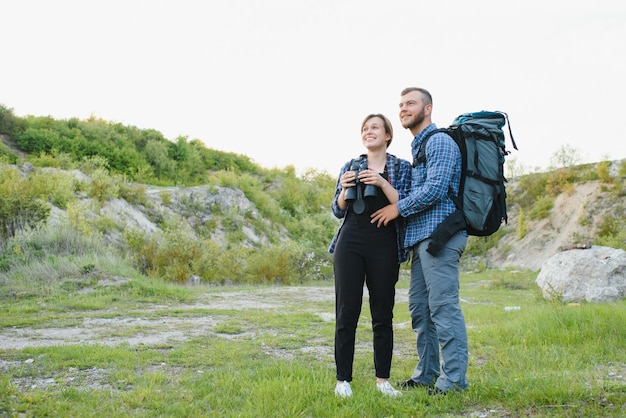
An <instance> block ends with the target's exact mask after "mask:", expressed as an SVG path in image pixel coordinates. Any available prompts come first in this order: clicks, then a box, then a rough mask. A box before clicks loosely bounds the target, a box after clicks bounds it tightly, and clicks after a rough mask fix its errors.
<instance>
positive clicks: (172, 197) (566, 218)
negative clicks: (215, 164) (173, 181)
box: [56, 163, 624, 270]
mask: <svg viewBox="0 0 626 418" xmlns="http://www.w3.org/2000/svg"><path fill="white" fill-rule="evenodd" d="M617 165H618V163H614V166H615V168H614V171H615V170H617ZM509 187H510V188H511V190H514V188H515V187H516V184H515V182H512V184H511V185H510V186H509ZM145 196H146V197H147V199H148V200H149V202H147V203H146V204H130V203H129V202H127V201H126V200H122V199H114V200H110V201H107V202H106V203H105V204H104V205H103V206H102V207H101V209H99V212H98V213H97V214H96V213H93V214H92V215H93V216H103V217H107V218H109V219H112V220H114V222H115V224H116V225H118V226H122V225H124V227H125V228H130V227H132V228H138V229H141V230H143V231H145V232H149V233H150V232H154V231H156V230H157V229H158V225H157V223H156V222H155V219H159V218H161V217H163V216H174V215H176V216H180V217H183V218H184V219H185V220H186V221H187V223H188V224H189V225H190V226H191V227H192V228H196V227H198V226H199V225H203V224H206V223H209V222H211V221H212V220H213V217H214V216H215V215H214V212H215V210H214V209H212V208H215V207H220V208H221V209H220V210H219V212H221V213H229V212H236V213H239V214H243V213H247V214H248V215H247V216H246V217H240V218H239V219H240V221H241V222H240V223H239V224H238V225H239V228H241V231H242V232H243V233H244V235H245V237H246V238H245V239H246V241H247V242H248V243H249V244H250V245H255V246H258V245H263V243H264V242H266V237H264V236H263V234H259V232H258V231H259V228H258V227H254V226H253V225H252V224H250V223H249V221H248V220H246V218H252V219H256V221H257V222H258V221H259V220H260V219H259V214H258V211H257V210H256V207H255V206H254V203H252V202H250V201H249V200H248V199H247V198H246V197H245V195H244V194H243V193H242V192H241V191H240V190H238V189H231V188H227V187H214V188H209V187H208V186H206V187H205V186H201V187H191V188H175V187H168V188H160V187H146V189H145ZM620 201H621V202H622V203H620ZM623 203H624V198H623V197H621V198H617V202H616V197H615V193H614V192H613V191H612V189H611V188H610V187H607V185H606V184H604V183H602V182H600V181H597V180H595V181H588V182H585V183H577V184H575V186H574V188H573V191H570V192H569V193H562V194H561V195H560V196H558V197H557V198H556V200H555V202H554V207H553V208H552V210H551V211H550V214H549V216H548V217H547V218H544V219H540V220H536V221H530V220H529V221H527V222H528V223H527V231H528V232H527V233H526V235H525V236H524V237H523V238H521V239H518V237H517V228H518V225H517V224H518V214H519V210H518V209H517V208H516V207H512V208H509V222H508V224H507V225H505V226H503V229H504V231H505V232H506V234H505V235H504V236H503V237H502V238H501V239H500V241H499V242H498V245H497V247H495V248H492V249H491V250H489V252H488V255H487V257H486V259H484V260H482V261H484V262H485V264H486V265H487V266H488V267H490V268H521V269H531V270H539V269H540V268H541V265H542V263H543V261H544V260H546V259H547V258H549V257H550V256H552V255H553V254H555V253H556V252H558V251H560V248H561V247H567V246H570V245H575V244H578V243H582V242H590V243H592V244H593V242H594V236H595V235H596V233H597V229H598V227H599V225H600V224H601V223H602V221H603V220H604V219H605V218H606V217H607V216H609V215H611V214H612V213H614V210H615V206H616V205H620V204H623ZM329 211H330V209H329ZM56 216H65V214H64V213H63V212H60V211H57V212H56ZM261 221H262V220H261ZM266 224H267V227H268V228H274V229H275V228H280V226H277V225H270V223H269V222H266ZM226 232H227V231H225V227H224V225H223V223H218V225H217V227H216V228H214V230H213V233H212V237H211V238H212V239H213V240H214V241H216V242H224V240H223V237H224V234H225V233H226ZM117 235H119V234H118V233H116V232H115V229H113V230H112V232H111V233H110V234H109V239H111V240H115V239H119V236H117Z"/></svg>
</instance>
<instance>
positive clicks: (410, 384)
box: [398, 378, 435, 389]
mask: <svg viewBox="0 0 626 418" xmlns="http://www.w3.org/2000/svg"><path fill="white" fill-rule="evenodd" d="M398 386H399V387H400V388H402V389H412V388H426V387H428V388H432V387H434V386H435V383H431V384H430V385H427V384H425V383H422V382H416V381H415V380H413V379H411V378H408V379H407V380H403V381H402V382H398Z"/></svg>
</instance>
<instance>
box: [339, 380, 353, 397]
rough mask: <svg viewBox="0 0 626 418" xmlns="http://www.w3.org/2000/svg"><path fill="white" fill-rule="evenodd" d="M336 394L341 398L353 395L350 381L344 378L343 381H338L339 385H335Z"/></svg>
mask: <svg viewBox="0 0 626 418" xmlns="http://www.w3.org/2000/svg"><path fill="white" fill-rule="evenodd" d="M335 396H339V397H341V398H349V397H350V396H352V389H351V388H350V382H348V381H346V380H344V381H343V382H341V383H337V386H335Z"/></svg>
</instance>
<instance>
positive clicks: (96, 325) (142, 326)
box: [0, 287, 407, 350]
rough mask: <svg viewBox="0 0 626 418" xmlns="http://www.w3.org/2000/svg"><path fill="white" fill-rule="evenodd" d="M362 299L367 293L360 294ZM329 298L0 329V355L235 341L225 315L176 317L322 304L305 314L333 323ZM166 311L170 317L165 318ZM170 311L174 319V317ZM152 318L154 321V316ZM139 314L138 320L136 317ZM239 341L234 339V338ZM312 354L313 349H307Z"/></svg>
mask: <svg viewBox="0 0 626 418" xmlns="http://www.w3.org/2000/svg"><path fill="white" fill-rule="evenodd" d="M364 296H367V290H364ZM334 298H335V293H334V288H333V287H276V288H263V289H256V290H245V291H243V290H233V291H225V292H207V293H203V294H201V295H200V297H199V298H198V299H197V301H196V302H194V303H191V304H186V305H171V306H169V305H168V306H166V305H152V306H150V307H147V308H144V309H142V310H140V311H133V312H128V313H127V315H126V316H124V317H117V316H114V313H115V312H111V311H104V312H101V313H100V315H101V316H91V317H86V318H84V319H83V320H82V321H81V323H80V324H78V325H74V326H71V327H50V328H33V327H10V328H3V329H0V349H5V350H20V349H23V348H26V347H46V346H55V345H69V344H100V345H107V346H114V345H120V344H127V345H130V346H136V345H141V344H143V345H149V346H155V345H162V344H170V343H175V342H180V341H185V340H189V339H191V338H194V337H196V336H199V335H207V334H215V335H218V336H220V337H223V338H236V336H235V337H233V336H232V335H228V334H221V333H218V332H216V331H215V328H216V327H217V326H218V325H219V324H220V323H222V322H223V321H225V320H227V319H228V318H227V316H226V315H223V314H222V315H217V314H216V315H202V316H193V315H181V311H183V312H184V311H188V312H191V313H193V312H192V311H194V310H199V309H202V310H206V309H214V310H225V311H227V310H237V311H241V310H267V311H286V312H289V311H292V310H298V311H300V312H302V309H303V308H302V307H303V306H307V304H308V303H311V302H313V303H316V302H321V303H324V302H328V303H327V304H326V305H327V306H328V308H324V310H321V309H314V308H309V309H313V310H311V312H312V313H313V314H315V315H317V316H319V317H320V318H321V319H322V320H323V321H328V322H330V321H334V320H335V315H334V310H333V309H334V308H333V306H334V305H333V304H332V301H334ZM406 300H407V295H406V290H404V291H403V290H398V292H397V297H396V303H403V302H406ZM168 310H171V311H172V315H171V316H170V315H168V313H167V312H168ZM174 311H176V314H174ZM155 312H158V317H156V318H155V315H154V313H155ZM142 314H143V315H142ZM238 335H239V336H241V335H240V334H238ZM311 349H314V348H311Z"/></svg>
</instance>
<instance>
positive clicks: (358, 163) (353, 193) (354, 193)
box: [345, 155, 378, 215]
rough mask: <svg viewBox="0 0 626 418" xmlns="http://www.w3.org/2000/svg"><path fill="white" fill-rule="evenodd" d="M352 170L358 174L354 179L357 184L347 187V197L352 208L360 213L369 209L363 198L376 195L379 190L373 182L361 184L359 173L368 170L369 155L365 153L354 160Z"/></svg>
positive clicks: (351, 165)
mask: <svg viewBox="0 0 626 418" xmlns="http://www.w3.org/2000/svg"><path fill="white" fill-rule="evenodd" d="M350 170H351V171H354V173H355V174H356V177H355V180H354V181H355V182H356V185H355V186H354V187H348V189H346V194H345V199H346V202H352V210H354V212H355V213H356V214H358V215H360V214H362V213H363V212H365V210H366V209H367V204H366V203H365V200H363V199H364V198H366V197H374V196H376V194H377V193H378V192H377V191H376V186H374V185H373V184H366V185H365V187H363V184H361V181H360V180H359V173H360V172H361V171H364V170H367V157H366V156H365V155H361V157H359V158H357V159H354V160H352V162H351V164H350ZM363 189H365V190H363Z"/></svg>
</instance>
